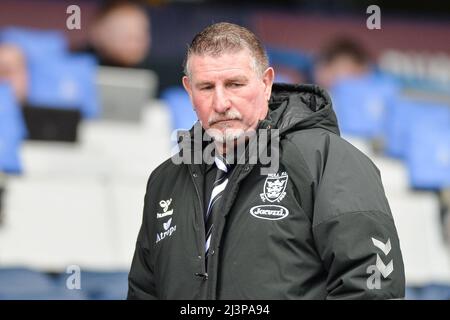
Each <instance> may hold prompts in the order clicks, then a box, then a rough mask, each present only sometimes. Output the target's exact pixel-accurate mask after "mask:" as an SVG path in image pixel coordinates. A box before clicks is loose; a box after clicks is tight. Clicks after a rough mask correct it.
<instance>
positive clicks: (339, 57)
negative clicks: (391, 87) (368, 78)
mask: <svg viewBox="0 0 450 320" xmlns="http://www.w3.org/2000/svg"><path fill="white" fill-rule="evenodd" d="M368 72H370V57H369V54H368V53H367V52H366V50H365V49H364V48H363V47H362V46H361V45H359V44H358V43H357V42H356V41H354V40H352V39H350V38H346V37H340V38H337V39H335V40H333V41H332V42H330V43H329V44H327V45H326V46H325V47H324V48H323V49H322V50H321V51H320V52H319V55H318V61H317V64H316V67H315V81H316V83H317V84H318V85H320V86H323V87H324V88H327V89H329V88H332V86H333V85H334V84H335V83H336V82H337V81H338V80H339V79H345V78H348V77H355V76H362V75H365V74H367V73H368Z"/></svg>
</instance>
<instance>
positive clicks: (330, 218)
mask: <svg viewBox="0 0 450 320" xmlns="http://www.w3.org/2000/svg"><path fill="white" fill-rule="evenodd" d="M357 213H362V214H367V213H370V214H371V213H381V214H383V215H385V216H386V217H388V218H389V220H392V221H393V220H394V219H393V218H392V216H391V215H389V214H387V213H385V212H383V211H380V210H356V211H347V212H342V213H339V214H337V215H335V216H332V217H328V218H326V219H324V220H322V221H320V222H318V223H316V224H313V226H312V227H313V228H316V227H318V226H320V225H321V224H323V223H325V222H328V221H330V220H333V219H336V218H340V217H341V216H343V215H348V214H357Z"/></svg>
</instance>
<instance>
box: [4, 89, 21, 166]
mask: <svg viewBox="0 0 450 320" xmlns="http://www.w3.org/2000/svg"><path fill="white" fill-rule="evenodd" d="M19 108H20V107H19V105H18V103H17V101H16V99H15V97H14V95H13V92H12V89H11V87H10V86H9V85H8V84H6V83H0V171H3V172H7V173H21V172H22V164H21V161H20V157H19V150H20V144H21V142H22V140H23V139H24V138H25V137H26V134H27V131H26V126H25V122H24V120H23V117H22V113H21V112H20V109H19Z"/></svg>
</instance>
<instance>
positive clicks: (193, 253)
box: [128, 84, 405, 299]
mask: <svg viewBox="0 0 450 320" xmlns="http://www.w3.org/2000/svg"><path fill="white" fill-rule="evenodd" d="M269 107H270V112H269V114H268V116H267V118H266V119H265V120H263V121H261V122H260V123H259V128H260V129H266V130H270V129H275V128H276V129H279V132H280V140H281V144H280V154H279V160H280V168H279V170H278V175H261V174H260V172H261V171H260V170H259V169H260V168H261V166H262V165H261V164H249V163H245V164H238V165H237V166H236V168H235V169H234V170H233V173H232V174H231V176H230V178H229V182H228V185H227V188H226V190H225V195H224V197H223V198H222V201H221V214H220V216H219V217H217V220H216V222H215V228H216V229H215V232H214V233H213V239H212V241H211V246H210V250H209V252H210V256H209V257H208V266H207V272H206V269H205V263H204V261H205V260H204V254H203V252H204V243H205V235H204V231H203V230H204V222H203V196H204V195H203V194H202V190H203V186H202V183H203V170H204V165H203V164H192V165H187V164H179V165H176V164H174V163H173V161H172V160H173V159H172V160H171V159H169V160H167V161H166V162H164V163H163V164H161V165H160V166H159V167H158V168H157V169H155V170H154V172H153V173H152V174H151V176H150V179H149V181H148V185H147V193H146V196H145V204H144V214H143V222H142V227H141V230H140V232H139V235H138V239H137V243H136V251H135V254H134V258H133V262H132V266H131V270H130V274H129V291H128V298H129V299H154V298H157V299H391V298H403V297H404V293H405V292H404V291H405V277H404V267H403V260H402V255H401V251H400V245H399V239H398V236H397V231H396V228H395V224H394V221H393V218H392V214H391V211H390V209H389V205H388V202H387V200H386V197H385V194H384V190H383V186H382V183H381V179H380V174H379V171H378V169H377V168H376V167H375V165H374V164H373V163H372V161H371V160H370V159H369V158H367V157H366V156H365V155H364V154H362V153H361V152H360V151H359V150H357V149H356V148H355V147H353V146H352V145H351V144H349V143H348V142H346V141H345V140H343V139H342V138H340V136H339V130H338V127H337V121H336V117H335V114H334V112H333V109H332V106H331V101H330V98H329V96H328V95H327V93H326V92H325V91H323V90H322V89H320V88H319V87H317V86H312V85H284V84H275V85H274V86H273V93H272V98H271V101H270V104H269ZM191 132H193V131H191Z"/></svg>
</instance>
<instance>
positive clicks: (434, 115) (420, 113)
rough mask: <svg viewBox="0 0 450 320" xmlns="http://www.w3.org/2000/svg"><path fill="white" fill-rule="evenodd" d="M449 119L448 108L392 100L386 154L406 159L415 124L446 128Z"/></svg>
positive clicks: (386, 137) (387, 128)
mask: <svg viewBox="0 0 450 320" xmlns="http://www.w3.org/2000/svg"><path fill="white" fill-rule="evenodd" d="M449 118H450V112H449V108H448V107H446V106H442V105H438V104H436V103H430V102H423V101H422V102H421V101H415V100H411V99H406V98H403V97H397V98H396V99H393V100H391V102H390V103H389V105H388V108H387V112H386V125H385V153H386V154H387V155H388V156H391V157H394V158H400V159H405V157H406V153H407V151H408V149H409V148H410V143H409V138H410V133H411V132H412V131H413V130H415V129H414V127H413V126H414V125H415V124H419V123H432V124H434V125H436V126H440V125H444V126H445V125H447V123H449V121H450V120H449Z"/></svg>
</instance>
